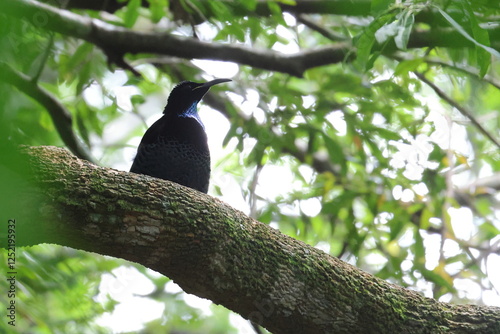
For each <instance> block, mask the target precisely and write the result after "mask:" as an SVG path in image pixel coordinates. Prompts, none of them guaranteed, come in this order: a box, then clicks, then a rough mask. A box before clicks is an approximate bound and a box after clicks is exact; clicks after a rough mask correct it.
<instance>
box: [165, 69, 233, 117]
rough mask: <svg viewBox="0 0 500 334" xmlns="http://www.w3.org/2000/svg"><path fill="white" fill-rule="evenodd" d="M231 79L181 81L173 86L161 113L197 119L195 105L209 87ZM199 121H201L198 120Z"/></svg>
mask: <svg viewBox="0 0 500 334" xmlns="http://www.w3.org/2000/svg"><path fill="white" fill-rule="evenodd" d="M228 81H231V79H215V80H212V81H209V82H205V83H196V82H192V81H183V82H181V83H179V84H178V85H177V86H175V87H174V89H173V90H172V92H171V93H170V96H169V97H168V102H167V106H166V107H165V110H164V111H163V113H164V114H165V115H168V116H178V117H193V118H196V119H197V120H198V121H199V118H198V111H197V108H196V107H197V105H198V102H200V100H201V99H202V98H203V96H205V94H206V93H207V92H208V90H209V89H210V87H212V86H213V85H217V84H219V83H223V82H228ZM200 123H201V122H200Z"/></svg>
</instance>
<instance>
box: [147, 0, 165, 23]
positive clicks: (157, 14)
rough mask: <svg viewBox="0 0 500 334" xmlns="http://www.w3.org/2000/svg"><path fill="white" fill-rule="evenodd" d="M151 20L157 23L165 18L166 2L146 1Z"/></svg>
mask: <svg viewBox="0 0 500 334" xmlns="http://www.w3.org/2000/svg"><path fill="white" fill-rule="evenodd" d="M148 2H149V10H150V12H151V20H152V21H153V22H154V23H158V22H159V21H160V20H161V19H162V18H163V17H164V16H165V9H166V8H168V2H169V1H168V0H148Z"/></svg>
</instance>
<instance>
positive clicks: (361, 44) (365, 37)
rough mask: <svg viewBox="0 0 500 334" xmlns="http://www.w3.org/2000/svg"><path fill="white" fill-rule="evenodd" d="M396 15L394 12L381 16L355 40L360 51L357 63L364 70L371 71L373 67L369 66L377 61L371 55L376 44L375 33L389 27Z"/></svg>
mask: <svg viewBox="0 0 500 334" xmlns="http://www.w3.org/2000/svg"><path fill="white" fill-rule="evenodd" d="M394 15H395V14H394V13H393V12H390V13H387V14H384V15H381V16H380V17H378V18H376V19H375V20H374V21H373V22H372V23H370V25H368V27H366V28H365V29H364V30H363V32H362V33H361V34H360V35H358V36H357V37H356V38H354V40H353V42H354V44H355V45H356V47H357V49H358V52H357V57H356V63H357V64H358V66H360V67H361V68H362V69H363V70H365V71H367V70H369V69H370V67H371V66H369V64H373V62H374V61H375V59H374V58H373V57H372V53H371V51H372V47H373V44H375V33H376V32H377V31H378V30H379V29H381V28H382V27H384V26H385V25H387V23H388V22H390V21H392V20H393V19H394ZM370 58H371V59H370Z"/></svg>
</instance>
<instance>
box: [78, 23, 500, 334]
mask: <svg viewBox="0 0 500 334" xmlns="http://www.w3.org/2000/svg"><path fill="white" fill-rule="evenodd" d="M287 20H290V18H289V17H287ZM207 27H208V26H207ZM197 31H198V33H200V32H202V31H204V32H206V33H208V35H210V34H211V30H206V31H205V30H204V28H203V26H202V28H199V29H197ZM279 33H280V34H282V35H283V36H284V37H286V38H287V39H288V40H290V41H293V40H294V39H293V38H291V37H290V36H287V34H288V31H287V30H286V29H284V28H283V29H281V30H280V31H279ZM209 37H210V36H208V38H209ZM292 37H293V36H292ZM277 48H278V49H279V50H278V51H280V52H285V53H291V52H296V51H297V50H298V46H297V45H296V44H295V43H293V42H291V43H290V44H289V45H287V46H284V45H278V46H277ZM193 64H195V65H196V66H198V67H200V68H202V69H203V70H204V71H205V72H206V73H207V77H206V78H205V79H206V80H211V79H213V78H231V79H233V80H234V81H237V80H238V77H237V74H238V66H237V65H236V64H232V63H223V62H214V61H203V60H195V61H193ZM137 69H138V70H139V71H141V72H142V73H146V74H147V73H148V71H149V69H148V65H141V66H138V67H137ZM126 80H127V77H126V75H125V73H124V72H123V71H119V70H118V71H116V72H115V73H113V74H110V75H109V76H108V77H106V78H105V79H104V85H105V86H106V87H107V88H108V89H110V90H112V91H113V92H114V93H115V95H116V98H117V103H118V105H119V107H121V108H122V109H123V111H124V112H123V115H122V116H121V117H120V118H119V119H117V120H116V121H114V122H113V123H112V124H110V125H109V126H108V127H107V128H106V129H105V131H104V135H103V142H101V139H97V138H95V142H94V145H93V154H94V155H95V156H97V157H100V156H102V155H103V151H102V146H101V145H104V146H106V145H109V144H112V143H114V142H117V141H119V140H120V138H122V136H124V135H125V134H127V133H128V132H129V130H132V129H133V128H134V127H136V126H137V124H138V122H140V121H141V120H139V118H138V117H137V115H134V114H132V113H131V112H130V111H131V110H132V105H131V103H130V97H131V96H132V95H134V94H138V93H139V91H138V90H137V88H135V87H132V86H126V87H124V86H123V85H124V84H125V82H126ZM224 85H227V86H228V87H230V85H231V83H228V84H224ZM168 94H169V89H167V88H165V89H164V90H163V92H162V94H158V95H156V96H153V97H148V100H147V101H146V103H145V104H143V105H141V106H140V107H139V112H140V114H141V115H142V116H143V117H144V118H145V120H146V123H147V125H148V126H150V125H151V124H152V123H154V122H155V121H156V120H157V119H158V118H159V117H160V116H161V113H162V110H163V107H164V105H165V103H166V100H167V97H168ZM428 96H433V94H429V95H428ZM84 97H85V99H86V101H87V103H89V104H92V101H94V104H93V105H95V106H96V107H102V105H103V104H106V103H109V102H110V101H105V100H103V98H102V94H101V92H100V88H99V87H98V86H96V85H95V86H91V87H89V88H88V89H87V90H86V91H85V92H84ZM426 98H427V99H428V104H429V105H432V106H433V108H432V109H433V111H432V112H431V114H430V115H429V117H428V121H432V122H434V124H435V126H436V131H435V132H434V133H433V134H432V135H431V137H427V136H418V137H417V138H415V139H414V138H407V139H408V143H397V142H393V143H392V145H394V146H395V147H397V148H398V149H399V153H397V154H395V155H393V157H392V162H391V164H393V166H394V167H397V168H406V171H405V176H407V177H408V178H410V179H414V180H418V179H420V178H421V174H422V172H423V169H422V167H421V166H422V165H423V166H427V167H428V168H432V167H433V166H434V164H433V162H430V161H428V160H427V156H428V154H429V153H430V143H431V142H434V143H436V144H438V145H439V146H440V147H441V148H443V149H445V148H448V146H451V147H452V149H454V150H457V151H459V152H460V153H462V154H463V155H464V156H470V155H471V154H472V150H471V148H470V146H469V145H470V144H469V143H468V142H467V140H466V132H465V128H464V127H463V126H461V125H458V124H456V123H453V125H452V126H451V128H450V126H449V123H448V121H447V119H446V118H445V117H444V116H443V115H446V114H447V113H449V112H448V111H447V110H446V109H444V108H443V107H441V103H440V101H439V99H438V98H437V97H436V98H432V97H426ZM246 99H247V100H246V101H241V103H242V104H241V108H242V109H243V110H244V111H245V112H248V113H252V112H253V110H252V108H254V109H255V108H256V106H257V100H256V99H258V93H256V92H249V93H248V94H247V96H246ZM95 101H97V103H96V102H95ZM199 111H200V117H201V119H202V120H203V123H204V124H205V128H206V131H207V135H208V138H209V146H210V150H211V155H212V165H213V164H214V163H216V162H217V161H219V160H220V159H222V158H223V157H225V156H226V155H227V154H229V153H230V152H232V151H234V150H235V143H234V142H230V144H229V145H228V146H227V147H226V148H223V147H222V141H223V139H224V137H225V135H226V133H227V131H228V129H229V126H230V125H229V122H228V121H227V119H226V118H224V117H223V116H222V115H220V114H219V113H218V112H216V111H214V110H210V109H209V108H208V107H206V106H204V105H203V101H202V102H201V103H200V105H199ZM328 117H329V119H328V120H329V121H331V122H332V123H333V124H334V126H335V128H336V129H337V130H338V135H339V136H341V135H343V134H345V122H344V121H343V119H342V118H341V117H340V115H339V114H336V113H332V114H331V115H329V116H328ZM140 139H141V137H136V138H134V139H133V140H132V141H130V143H129V144H131V146H132V147H130V148H126V149H124V150H123V159H122V161H120V162H117V163H116V164H114V165H113V166H112V167H114V168H117V169H120V170H125V171H128V170H129V168H130V165H131V163H132V159H133V157H134V155H135V152H136V147H137V145H138V144H139V142H140ZM434 168H435V167H434ZM213 172H214V175H213V176H212V180H211V183H212V184H214V183H215V184H217V185H219V186H220V187H221V188H222V189H223V192H224V196H223V197H222V198H221V199H222V200H223V201H225V202H227V203H228V204H230V205H231V206H233V207H235V208H237V209H240V210H242V211H244V212H248V211H249V207H248V204H247V202H246V201H245V199H244V198H243V197H242V195H241V191H240V187H241V185H240V184H238V183H237V182H236V181H235V179H234V178H232V177H224V175H221V173H217V170H214V171H213ZM491 173H492V171H491V170H482V171H481V173H480V174H483V175H480V176H485V175H488V174H491ZM214 178H215V179H214ZM471 178H472V176H471V175H468V174H467V173H462V174H460V175H457V176H456V177H454V181H455V182H456V183H457V184H462V185H465V184H468V183H470V182H471V181H472V179H471ZM259 179H260V180H261V181H262V180H269V181H266V182H264V181H262V182H260V184H259V188H258V193H259V194H262V195H265V196H266V197H268V198H273V197H274V196H275V195H278V193H277V191H279V192H280V193H286V192H288V191H289V190H291V187H292V184H291V183H292V182H291V180H292V179H293V175H291V172H290V171H289V170H288V169H286V168H285V167H278V166H269V167H264V169H263V170H262V172H261V175H260V177H259ZM266 185H267V186H266ZM427 192H428V190H427V187H426V186H425V184H423V183H420V184H418V185H417V186H415V187H414V188H413V189H403V188H402V187H401V186H397V187H395V188H394V189H393V196H394V197H395V198H396V199H400V200H401V201H403V202H411V201H412V200H413V199H414V197H415V194H418V195H425V194H426V193H427ZM300 208H301V209H302V210H303V211H304V212H306V213H310V214H311V216H314V215H315V214H317V212H319V209H320V207H318V202H317V201H314V199H312V200H311V201H308V202H304V203H300ZM449 213H450V215H451V222H452V226H453V228H454V231H455V233H456V236H457V237H458V238H463V239H468V238H469V237H470V235H471V234H472V233H473V230H472V226H473V223H472V219H473V216H472V213H471V211H470V210H469V209H468V208H461V209H450V210H449ZM410 237H411V236H410ZM409 241H410V240H408V242H409ZM494 241H495V240H494ZM496 241H497V242H500V237H499V238H498V240H496ZM400 242H401V243H404V242H405V241H404V238H402V239H401V240H400ZM439 244H440V240H439V236H435V235H428V236H427V237H425V246H426V267H427V269H430V270H432V269H434V267H435V266H436V265H437V264H438V260H439ZM317 247H318V248H320V249H323V250H325V251H328V247H329V245H327V244H325V243H320V244H318V245H317ZM445 252H446V255H449V256H452V255H455V254H457V253H458V252H460V249H459V247H458V245H457V244H456V243H454V242H453V241H451V240H450V241H447V242H446V244H445ZM474 255H476V256H477V255H478V254H474ZM385 260H386V259H385V258H381V257H380V256H379V255H373V256H372V257H369V258H367V259H366V261H367V262H368V263H375V264H376V263H379V262H380V263H383V261H385ZM487 263H488V270H489V272H488V276H489V279H490V281H491V282H492V283H493V284H494V286H495V288H496V289H497V290H499V289H500V256H498V255H490V256H489V258H488V261H487ZM403 266H405V263H404V262H403ZM460 268H461V267H459V268H458V269H460ZM483 269H484V268H483ZM113 274H114V275H111V274H107V275H104V276H103V280H102V282H101V286H100V290H101V294H100V295H99V296H98V297H97V298H96V299H97V300H98V301H100V302H104V301H105V295H106V294H110V296H111V297H113V298H114V299H116V300H118V301H119V302H120V304H119V305H117V307H116V308H115V310H114V312H113V313H112V314H106V315H104V316H102V317H101V318H100V320H99V324H101V325H105V326H107V327H110V328H112V329H113V330H114V331H115V332H117V333H118V332H121V331H131V330H139V329H140V328H142V324H143V323H144V322H148V321H151V320H154V319H157V318H159V317H160V316H161V314H162V312H163V304H160V303H158V302H155V301H152V300H149V299H147V298H143V297H140V295H146V294H147V293H148V292H150V291H152V289H153V286H152V283H151V282H149V280H148V279H147V278H145V277H144V276H143V275H142V274H140V273H139V272H137V270H136V269H134V268H129V267H121V268H118V269H116V270H114V271H113ZM455 285H456V287H457V288H458V289H459V290H461V291H462V292H461V293H460V294H461V295H462V296H463V297H467V298H470V299H479V298H481V297H482V298H483V300H484V302H485V303H486V304H488V305H496V306H500V296H498V294H496V293H495V292H493V291H491V290H489V291H482V289H481V287H480V286H478V285H477V284H475V283H471V282H470V281H469V280H456V281H455ZM417 287H418V288H419V289H421V290H423V291H424V293H425V294H426V295H427V296H431V289H432V286H431V284H430V283H426V282H423V281H422V282H420V283H419V284H418V286H417ZM167 289H169V291H172V292H174V291H177V290H178V289H179V287H178V286H177V285H175V284H174V283H173V282H170V283H169V284H168V285H167ZM449 299H450V296H448V295H445V296H443V297H442V298H440V300H441V301H448V300H449ZM185 300H186V302H187V303H188V304H189V305H192V306H195V307H200V308H201V309H202V310H203V312H204V314H207V315H208V314H210V313H211V311H210V304H211V302H209V301H206V300H203V299H200V298H198V297H195V296H192V295H188V294H185ZM231 321H232V323H233V324H234V326H235V327H237V328H238V330H239V333H254V331H253V330H252V329H251V327H250V326H249V325H248V322H247V321H245V320H243V319H242V318H241V317H239V316H237V315H234V316H231Z"/></svg>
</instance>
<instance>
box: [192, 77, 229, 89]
mask: <svg viewBox="0 0 500 334" xmlns="http://www.w3.org/2000/svg"><path fill="white" fill-rule="evenodd" d="M229 81H232V80H231V79H215V80H212V81H209V82H205V83H204V84H202V85H200V86H198V87H195V88H193V91H195V90H197V89H200V88H204V90H205V91H206V92H207V91H208V90H209V89H210V87H212V86H213V85H217V84H220V83H223V82H229Z"/></svg>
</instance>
